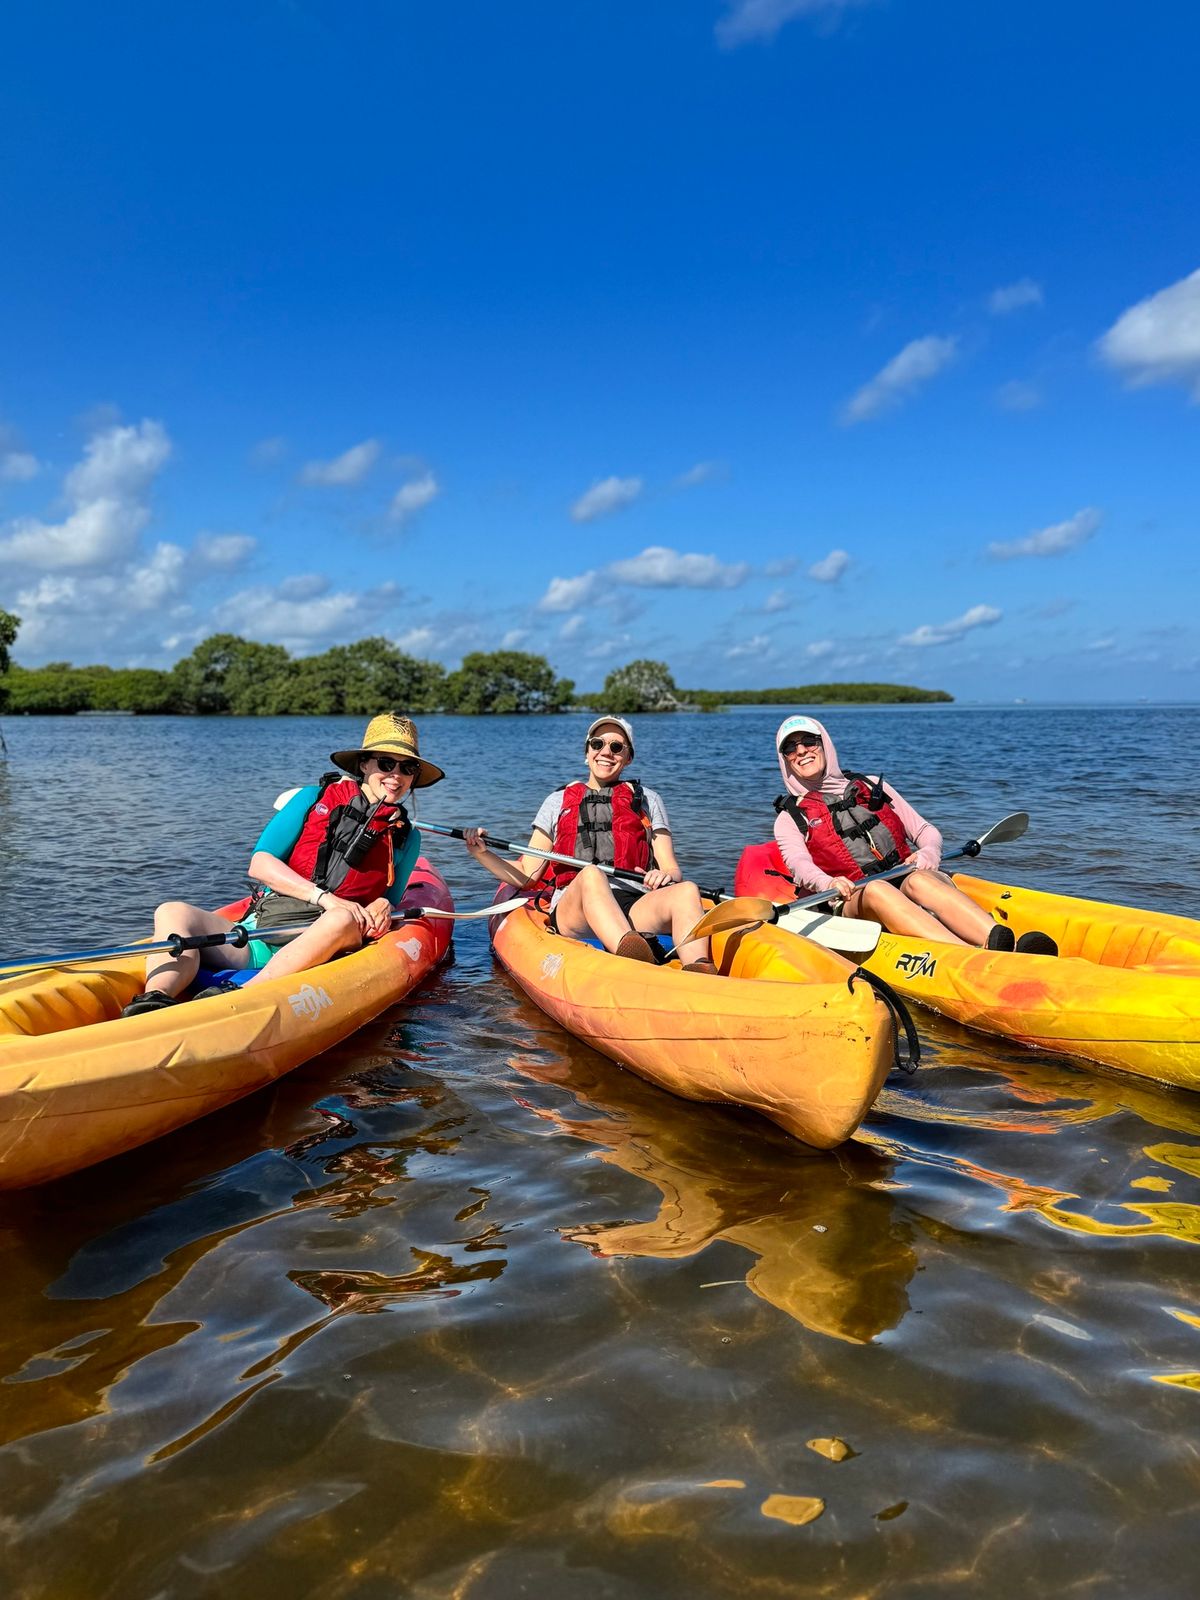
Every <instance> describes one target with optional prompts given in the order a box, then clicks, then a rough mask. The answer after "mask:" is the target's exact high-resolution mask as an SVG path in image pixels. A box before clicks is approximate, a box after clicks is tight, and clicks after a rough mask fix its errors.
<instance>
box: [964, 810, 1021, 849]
mask: <svg viewBox="0 0 1200 1600" xmlns="http://www.w3.org/2000/svg"><path fill="white" fill-rule="evenodd" d="M1028 827H1029V813H1028V811H1014V812H1013V814H1012V816H1010V817H1005V818H1004V819H1003V820H1002V821H1000V822H998V823H997V824H996V826H995V827H994V828H989V829H988V831H987V832H986V833H984V834H980V836H979V838H978V840H977V841H976V843H978V844H979V845H980V846H981V847H982V846H983V845H985V844H1010V843H1011V842H1012V840H1013V839H1020V838H1022V837H1023V836H1024V834H1025V831H1026V829H1027V828H1028Z"/></svg>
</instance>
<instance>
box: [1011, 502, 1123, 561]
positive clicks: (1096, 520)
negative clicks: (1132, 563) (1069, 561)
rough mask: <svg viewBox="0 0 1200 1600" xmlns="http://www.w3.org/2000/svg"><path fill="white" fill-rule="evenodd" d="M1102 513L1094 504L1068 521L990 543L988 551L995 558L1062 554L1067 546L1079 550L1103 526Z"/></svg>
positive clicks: (1014, 558) (1068, 548)
mask: <svg viewBox="0 0 1200 1600" xmlns="http://www.w3.org/2000/svg"><path fill="white" fill-rule="evenodd" d="M1102 520H1103V517H1102V514H1101V513H1100V512H1099V511H1097V510H1096V508H1095V507H1094V506H1085V507H1084V508H1083V510H1082V511H1077V512H1076V513H1075V515H1074V516H1073V517H1068V518H1067V520H1066V521H1065V522H1053V523H1051V524H1050V526H1049V527H1048V528H1039V529H1037V531H1036V532H1035V533H1030V534H1026V536H1025V538H1023V539H1012V540H1010V541H1008V542H1004V541H997V542H996V543H993V544H990V545H988V555H989V556H991V557H992V559H993V560H995V561H1015V560H1017V559H1018V558H1019V557H1021V556H1061V555H1066V553H1067V551H1068V550H1077V549H1078V548H1079V546H1080V545H1081V544H1086V543H1087V541H1088V540H1089V539H1090V538H1091V537H1092V535H1093V534H1094V533H1095V531H1096V529H1097V528H1098V527H1099V526H1100V523H1101V522H1102Z"/></svg>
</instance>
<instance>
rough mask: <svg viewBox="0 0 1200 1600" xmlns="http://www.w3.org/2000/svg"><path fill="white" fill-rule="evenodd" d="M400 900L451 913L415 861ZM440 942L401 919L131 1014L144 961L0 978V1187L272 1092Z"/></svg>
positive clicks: (441, 932) (435, 929)
mask: <svg viewBox="0 0 1200 1600" xmlns="http://www.w3.org/2000/svg"><path fill="white" fill-rule="evenodd" d="M404 902H405V903H406V904H408V905H413V906H417V905H420V906H433V907H437V908H438V909H439V910H446V911H450V910H453V904H452V902H451V899H450V894H449V891H448V890H447V888H446V885H445V883H444V882H443V881H442V879H441V877H440V876H439V874H438V873H437V872H436V871H435V870H434V868H433V867H431V866H430V864H429V863H428V861H425V860H424V859H421V860H419V861H418V863H417V866H416V868H415V870H414V872H413V875H412V879H411V881H410V883H409V886H408V890H407V892H406V894H405V896H404ZM245 905H246V902H245V901H240V902H238V903H237V904H235V905H233V906H228V907H225V908H224V909H223V914H224V915H229V916H236V915H237V914H238V913H239V912H240V911H242V910H244V909H245ZM449 943H450V923H449V921H446V920H443V919H441V918H437V919H434V918H430V919H428V920H425V921H416V922H405V923H401V924H399V925H398V927H397V928H396V929H395V930H394V931H393V932H391V933H388V934H385V935H384V937H383V938H382V939H379V940H377V941H375V942H374V943H372V944H369V945H367V946H365V947H364V948H363V949H362V950H358V951H355V953H354V954H353V955H348V956H344V957H342V959H341V960H338V961H332V962H329V963H327V964H326V965H325V966H322V967H315V968H313V969H312V970H311V971H310V972H302V973H299V974H295V975H293V976H292V977H290V978H273V979H267V980H266V981H265V982H258V983H254V984H251V985H250V986H249V987H247V988H243V989H239V990H237V991H233V992H229V993H221V994H217V995H213V996H211V997H207V998H204V999H199V1000H195V1001H187V1002H185V1003H183V1004H181V1005H178V1006H169V1007H167V1008H166V1009H164V1010H160V1011H154V1012H148V1013H146V1014H144V1015H143V1016H140V1017H122V1016H120V1011H121V1007H122V1006H123V1005H125V1004H126V1003H127V1002H128V1001H129V1000H131V999H132V998H133V996H134V995H135V994H137V993H138V992H139V990H140V989H141V987H142V974H143V972H144V968H145V961H144V958H142V957H123V958H119V959H115V960H109V961H105V962H93V963H88V964H79V965H76V966H64V967H54V968H50V969H48V970H47V969H42V970H38V971H34V972H27V973H19V974H17V975H16V976H13V977H9V978H3V979H0V1189H21V1188H25V1187H27V1186H29V1185H31V1184H35V1183H45V1182H46V1181H47V1180H48V1179H50V1178H59V1177H62V1176H63V1175H64V1174H66V1173H68V1172H77V1171H78V1170H79V1169H80V1168H82V1167H88V1166H91V1165H92V1164H93V1163H94V1162H97V1161H103V1160H105V1159H106V1158H107V1157H108V1156H114V1155H118V1154H120V1153H121V1152H122V1151H124V1150H132V1149H134V1148H135V1146H137V1145H140V1144H145V1143H146V1142H147V1141H148V1140H150V1139H157V1138H158V1137H159V1136H160V1135H162V1134H164V1133H170V1132H172V1131H173V1130H174V1129H176V1128H181V1127H183V1125H184V1124H185V1123H188V1122H192V1121H194V1120H195V1119H196V1118H197V1117H202V1116H205V1115H207V1113H208V1112H210V1111H216V1110H217V1109H218V1108H219V1107H221V1106H225V1105H228V1104H229V1103H230V1102H231V1101H233V1100H237V1099H240V1098H241V1096H242V1095H246V1094H250V1093H251V1092H252V1091H253V1090H255V1089H261V1088H262V1087H263V1086H264V1085H265V1084H269V1083H273V1082H274V1081H275V1079H276V1078H279V1077H282V1076H283V1074H284V1073H285V1072H290V1071H291V1070H292V1068H293V1067H298V1066H300V1065H301V1064H302V1063H303V1062H305V1061H310V1060H312V1058H313V1057H314V1056H317V1055H320V1054H321V1052H322V1051H323V1050H328V1049H330V1048H331V1047H332V1046H333V1045H335V1044H337V1043H339V1042H340V1041H341V1040H342V1039H345V1038H346V1037H347V1035H348V1034H351V1033H353V1032H354V1031H355V1029H356V1028H360V1027H362V1026H363V1024H364V1023H366V1022H369V1021H370V1020H371V1019H372V1018H373V1017H376V1016H378V1015H379V1013H380V1012H381V1011H384V1010H386V1009H387V1007H388V1006H390V1005H392V1004H393V1003H394V1002H395V1001H397V1000H400V999H402V998H403V997H404V995H406V994H407V993H408V991H409V990H410V989H412V988H413V987H414V986H415V985H416V984H418V983H419V982H420V981H421V979H422V978H424V977H425V976H426V975H427V974H428V973H429V972H430V971H431V970H432V968H433V967H435V966H436V965H437V963H438V962H439V961H440V960H441V959H442V957H443V956H444V955H445V953H446V949H447V947H448V945H449Z"/></svg>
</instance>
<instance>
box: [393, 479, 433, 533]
mask: <svg viewBox="0 0 1200 1600" xmlns="http://www.w3.org/2000/svg"><path fill="white" fill-rule="evenodd" d="M439 492H440V491H439V488H438V481H437V479H436V478H435V477H434V475H433V473H432V472H424V473H422V474H421V476H420V477H419V478H413V479H412V480H411V481H410V482H408V483H402V484H401V485H400V487H399V488H398V489H397V490H396V492H395V494H394V495H393V496H392V503H391V505H390V507H389V508H388V516H389V517H390V518H391V520H392V521H393V522H405V521H407V519H408V518H409V517H411V516H414V515H415V514H416V513H417V512H418V511H420V510H421V509H422V508H423V507H425V506H427V505H429V504H430V503H431V501H434V500H436V499H437V497H438V494H439Z"/></svg>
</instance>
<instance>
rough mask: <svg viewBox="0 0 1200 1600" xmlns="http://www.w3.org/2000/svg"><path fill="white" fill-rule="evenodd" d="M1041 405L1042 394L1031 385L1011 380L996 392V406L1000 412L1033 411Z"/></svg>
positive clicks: (1015, 379)
mask: <svg viewBox="0 0 1200 1600" xmlns="http://www.w3.org/2000/svg"><path fill="white" fill-rule="evenodd" d="M1041 403H1042V392H1041V390H1040V389H1039V388H1038V387H1037V385H1036V384H1033V383H1024V382H1022V381H1021V379H1019V378H1011V379H1010V380H1009V381H1008V382H1007V383H1002V384H1001V385H1000V387H999V388H998V389H997V390H996V404H997V405H998V406H999V407H1000V409H1001V411H1033V410H1035V409H1036V408H1037V407H1038V406H1040V405H1041Z"/></svg>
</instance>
